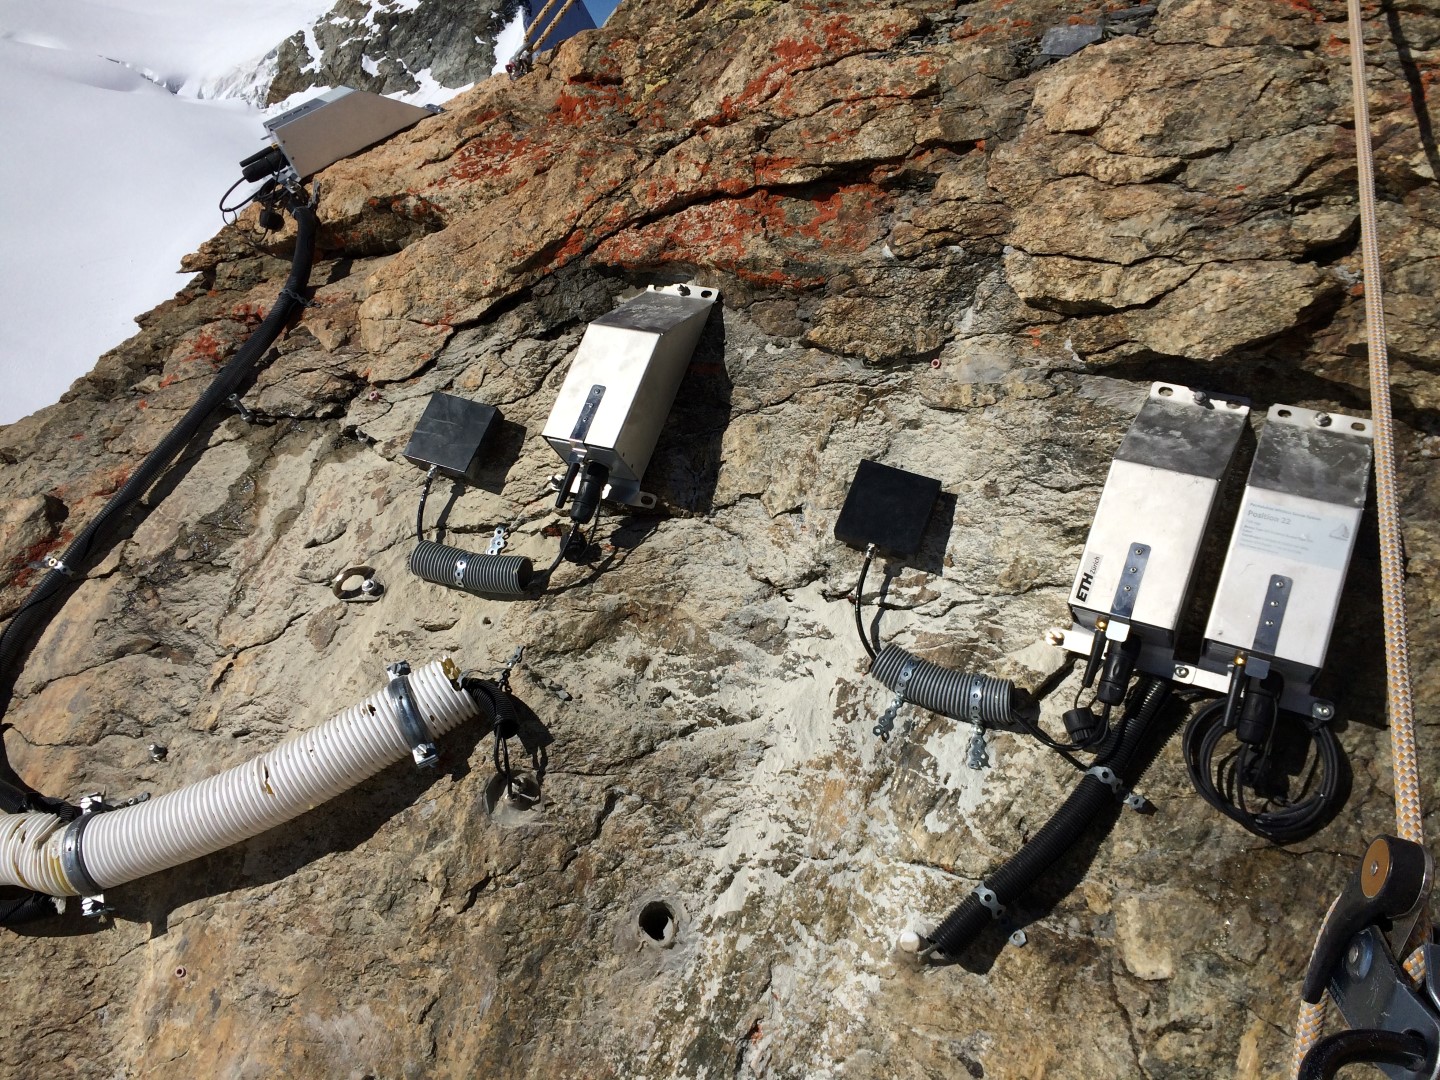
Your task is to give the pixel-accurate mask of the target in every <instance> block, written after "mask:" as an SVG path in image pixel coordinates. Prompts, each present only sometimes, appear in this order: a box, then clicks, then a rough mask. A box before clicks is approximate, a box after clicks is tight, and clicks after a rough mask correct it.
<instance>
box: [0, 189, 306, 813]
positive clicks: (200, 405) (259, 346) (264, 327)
mask: <svg viewBox="0 0 1440 1080" xmlns="http://www.w3.org/2000/svg"><path fill="white" fill-rule="evenodd" d="M290 211H291V213H292V214H293V215H294V217H295V223H296V225H297V226H298V229H297V232H296V236H295V253H294V255H293V256H292V258H291V262H290V275H289V277H287V278H286V279H285V284H284V286H283V287H282V288H281V290H280V295H279V296H278V297H277V298H276V300H275V303H274V304H273V305H272V306H271V308H270V311H269V314H267V315H266V316H265V319H264V320H263V321H262V322H261V323H260V325H259V326H258V327H256V328H255V332H254V333H253V334H251V335H250V337H249V339H248V340H247V341H246V342H245V343H244V344H243V345H241V346H240V348H239V349H238V350H236V353H235V355H234V357H232V358H231V360H230V362H229V363H228V364H226V365H225V366H224V367H223V368H221V369H220V371H219V372H218V373H217V374H216V375H215V377H214V378H213V379H212V380H211V381H210V385H209V386H207V387H206V388H205V390H204V391H203V392H202V393H201V394H200V396H199V398H197V399H196V401H195V404H193V405H192V406H190V409H189V411H188V412H186V413H185V415H184V416H183V417H181V418H180V421H179V422H178V423H177V424H176V425H175V426H174V427H173V428H171V429H170V432H169V434H167V435H166V436H165V437H164V438H163V439H161V440H160V443H159V445H157V446H156V447H155V449H153V450H151V451H150V453H149V454H147V455H146V456H145V460H144V461H142V462H141V463H140V465H139V466H138V467H137V468H136V469H135V471H134V472H132V473H131V474H130V477H129V479H127V480H126V481H125V483H124V484H123V485H122V486H121V488H120V490H119V491H117V492H115V494H114V495H112V496H110V500H109V501H108V502H107V503H106V504H105V506H104V507H103V508H102V509H101V511H100V513H98V514H96V515H95V517H94V518H93V519H92V520H91V521H90V522H89V524H87V525H86V526H85V528H84V529H82V530H81V531H80V533H79V535H78V536H76V537H75V539H74V540H72V541H70V544H69V546H68V547H66V549H65V553H64V554H63V555H61V556H60V558H59V559H58V560H57V562H58V566H56V565H53V564H52V568H51V569H50V570H49V571H48V572H47V573H46V574H45V576H44V577H42V578H41V579H40V581H39V582H38V583H37V584H36V585H35V587H34V588H33V589H31V590H30V593H29V595H28V596H26V597H25V600H24V602H23V603H22V604H21V605H20V610H19V611H17V612H16V613H15V615H14V617H13V618H12V619H11V620H10V622H9V623H8V624H7V625H6V627H5V630H4V632H3V633H0V716H4V714H5V711H6V710H7V709H8V708H9V705H10V699H11V696H12V695H13V693H14V689H15V680H16V678H17V677H18V676H19V674H20V658H21V655H22V654H23V653H24V651H25V649H26V648H27V647H28V645H29V643H30V642H32V641H33V640H34V639H35V636H36V635H37V634H38V633H39V632H40V630H41V629H43V627H44V626H45V624H46V623H47V622H48V621H49V619H50V616H51V615H52V614H53V611H52V601H54V600H56V598H58V597H60V595H61V594H62V593H63V592H64V591H65V589H66V586H67V585H68V584H69V583H70V581H71V579H72V576H73V575H74V574H75V573H77V572H78V571H80V570H81V569H82V568H83V566H84V565H85V563H86V562H87V561H88V560H89V558H90V556H91V554H92V553H93V551H94V548H95V543H96V541H97V540H98V539H99V538H100V537H101V536H102V534H103V533H104V532H105V531H106V530H107V529H109V528H110V526H111V525H113V524H114V523H115V521H116V519H118V518H119V517H120V516H121V515H122V514H124V513H125V512H126V511H127V510H129V509H130V508H131V507H132V506H133V505H134V504H135V503H137V502H139V500H140V498H141V496H143V495H144V494H145V492H147V491H149V490H150V488H151V486H152V485H154V483H155V481H156V480H158V479H159V478H160V476H161V474H162V473H164V471H165V470H166V469H167V468H169V466H170V463H171V462H172V461H173V460H174V459H175V457H176V455H178V454H179V453H180V451H181V450H183V449H184V448H185V446H186V444H188V443H189V442H190V440H191V439H193V438H194V437H195V435H196V433H197V432H198V431H199V430H200V428H201V426H202V425H203V424H204V423H205V420H206V418H207V417H209V415H210V414H211V413H212V412H214V411H215V409H216V408H218V407H219V406H220V405H221V404H222V403H223V402H224V401H225V399H226V398H228V397H229V396H230V395H231V394H234V393H236V392H237V391H238V390H239V389H240V387H241V385H242V384H243V383H244V382H245V380H246V379H247V378H248V377H249V376H250V375H251V373H252V372H253V371H254V369H255V366H256V365H257V364H258V363H259V361H260V360H261V359H262V358H263V357H264V355H265V353H266V352H267V351H268V350H269V348H270V346H271V345H273V344H274V342H275V339H276V338H277V337H279V336H280V331H281V330H283V329H284V328H285V324H286V323H288V322H289V321H290V319H291V317H292V316H294V315H295V314H296V313H297V312H298V311H299V310H300V309H301V308H302V307H304V304H305V300H304V298H303V297H302V296H301V294H300V290H302V289H304V288H305V286H306V285H307V284H308V283H309V281H310V267H311V265H312V263H313V261H314V257H315V236H316V233H317V232H318V227H319V219H318V217H317V215H316V213H315V206H314V204H313V202H311V203H306V202H300V201H299V200H296V202H295V204H294V205H292V206H291V208H290ZM0 757H3V761H0V765H3V768H0V809H3V810H5V811H7V812H9V813H19V812H23V811H26V810H44V811H48V812H50V813H58V814H60V815H61V816H62V817H65V818H66V819H67V820H72V819H73V818H74V817H76V816H78V815H79V810H78V808H76V807H73V806H71V805H70V804H69V803H66V802H64V801H62V800H58V799H53V798H50V797H48V796H45V795H42V794H40V792H38V791H36V790H35V789H34V788H32V787H31V786H30V785H29V784H27V783H25V781H24V780H23V779H21V777H20V776H19V774H17V773H16V772H15V770H14V769H13V768H12V767H11V766H10V763H9V759H8V757H5V756H4V755H3V754H0Z"/></svg>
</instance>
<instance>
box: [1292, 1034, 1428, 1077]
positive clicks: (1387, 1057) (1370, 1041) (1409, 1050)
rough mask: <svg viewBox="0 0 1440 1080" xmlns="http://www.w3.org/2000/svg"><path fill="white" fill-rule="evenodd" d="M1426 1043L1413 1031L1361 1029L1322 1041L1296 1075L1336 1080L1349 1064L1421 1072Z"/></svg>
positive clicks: (1426, 1052) (1303, 1062)
mask: <svg viewBox="0 0 1440 1080" xmlns="http://www.w3.org/2000/svg"><path fill="white" fill-rule="evenodd" d="M1427 1056H1428V1051H1427V1050H1426V1047H1425V1040H1424V1039H1422V1038H1421V1037H1420V1036H1419V1035H1417V1034H1415V1033H1414V1032H1412V1031H1380V1030H1376V1029H1374V1028H1358V1029H1354V1030H1351V1031H1340V1032H1337V1033H1335V1034H1334V1035H1331V1036H1329V1037H1327V1038H1324V1039H1321V1040H1320V1041H1319V1042H1318V1043H1316V1044H1315V1045H1314V1046H1313V1047H1311V1048H1310V1052H1309V1053H1308V1054H1306V1055H1305V1060H1304V1061H1302V1062H1301V1063H1300V1068H1299V1070H1298V1071H1297V1072H1296V1074H1295V1080H1332V1078H1333V1077H1334V1076H1335V1075H1336V1074H1337V1073H1339V1071H1340V1070H1341V1069H1342V1068H1344V1067H1345V1066H1346V1065H1358V1064H1360V1063H1361V1062H1367V1063H1369V1064H1372V1065H1399V1066H1400V1067H1401V1068H1403V1069H1408V1070H1410V1071H1412V1072H1418V1071H1419V1070H1420V1069H1422V1068H1424V1067H1425V1064H1426V1060H1427Z"/></svg>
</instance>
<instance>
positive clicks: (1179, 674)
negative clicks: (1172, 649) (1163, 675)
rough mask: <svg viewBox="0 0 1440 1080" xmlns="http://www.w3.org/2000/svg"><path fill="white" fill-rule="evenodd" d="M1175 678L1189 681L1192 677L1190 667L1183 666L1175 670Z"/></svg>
mask: <svg viewBox="0 0 1440 1080" xmlns="http://www.w3.org/2000/svg"><path fill="white" fill-rule="evenodd" d="M1175 677H1176V678H1177V679H1188V678H1189V677H1190V669H1189V668H1188V667H1184V666H1183V665H1182V666H1180V667H1177V668H1176V669H1175Z"/></svg>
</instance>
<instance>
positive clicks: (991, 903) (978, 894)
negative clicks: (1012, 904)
mask: <svg viewBox="0 0 1440 1080" xmlns="http://www.w3.org/2000/svg"><path fill="white" fill-rule="evenodd" d="M975 899H976V900H979V901H980V906H981V907H983V908H984V909H985V910H987V911H988V912H990V917H991V918H992V919H1003V918H1004V917H1005V905H1004V904H1002V903H1000V898H999V897H998V896H996V895H995V890H994V889H991V888H989V887H988V886H986V885H983V884H982V885H976V886H975Z"/></svg>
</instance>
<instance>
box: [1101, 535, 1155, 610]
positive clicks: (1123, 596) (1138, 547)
mask: <svg viewBox="0 0 1440 1080" xmlns="http://www.w3.org/2000/svg"><path fill="white" fill-rule="evenodd" d="M1149 561H1150V545H1149V544H1131V545H1130V550H1129V552H1128V553H1127V554H1126V556H1125V573H1124V574H1123V575H1122V576H1121V578H1120V584H1119V586H1118V587H1117V588H1116V589H1115V602H1114V603H1112V604H1111V605H1110V614H1112V615H1114V616H1115V617H1116V618H1120V619H1129V618H1130V617H1131V616H1132V615H1134V613H1135V600H1136V598H1137V597H1138V596H1139V595H1140V581H1141V579H1142V578H1144V576H1145V564H1146V563H1148V562H1149Z"/></svg>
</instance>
